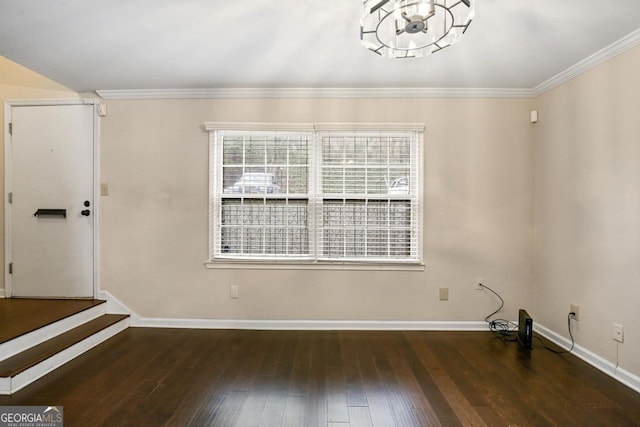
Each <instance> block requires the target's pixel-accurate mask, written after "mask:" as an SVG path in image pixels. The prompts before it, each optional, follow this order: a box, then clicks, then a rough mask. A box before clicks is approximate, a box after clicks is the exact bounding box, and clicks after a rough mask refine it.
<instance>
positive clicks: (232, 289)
mask: <svg viewBox="0 0 640 427" xmlns="http://www.w3.org/2000/svg"><path fill="white" fill-rule="evenodd" d="M229 298H233V299H236V298H240V287H239V286H238V285H231V286H229Z"/></svg>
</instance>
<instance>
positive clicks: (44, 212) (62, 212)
mask: <svg viewBox="0 0 640 427" xmlns="http://www.w3.org/2000/svg"><path fill="white" fill-rule="evenodd" d="M33 216H36V217H39V216H61V217H63V218H66V217H67V210H66V209H38V210H37V211H36V212H35V213H34V214H33Z"/></svg>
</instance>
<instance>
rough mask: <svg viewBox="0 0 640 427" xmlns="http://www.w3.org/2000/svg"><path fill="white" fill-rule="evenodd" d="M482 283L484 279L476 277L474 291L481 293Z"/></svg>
mask: <svg viewBox="0 0 640 427" xmlns="http://www.w3.org/2000/svg"><path fill="white" fill-rule="evenodd" d="M482 283H484V279H483V278H482V277H476V289H477V290H479V291H481V290H482V286H480V285H481V284H482Z"/></svg>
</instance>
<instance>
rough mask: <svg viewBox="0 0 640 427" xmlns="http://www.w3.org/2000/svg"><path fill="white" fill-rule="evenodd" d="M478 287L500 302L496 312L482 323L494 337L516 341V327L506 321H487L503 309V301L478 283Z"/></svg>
mask: <svg viewBox="0 0 640 427" xmlns="http://www.w3.org/2000/svg"><path fill="white" fill-rule="evenodd" d="M478 285H479V286H482V287H483V288H485V289H487V290H488V291H489V292H491V293H492V294H494V295H495V296H497V297H498V299H499V300H500V307H498V309H497V310H496V311H494V312H493V313H491V314H490V315H488V316H487V317H485V318H484V321H485V322H487V323H488V324H489V330H490V331H491V332H493V333H494V335H496V336H498V337H500V338H502V339H503V340H504V341H516V340H517V339H518V336H517V333H518V325H516V324H515V323H513V322H511V321H509V320H506V319H494V320H489V319H491V318H492V317H493V316H494V315H495V314H497V313H498V312H499V311H500V310H502V308H503V307H504V300H503V299H502V297H501V296H500V295H499V294H498V293H497V292H496V291H494V290H493V289H491V288H490V287H488V286H486V285H483V284H482V283H478Z"/></svg>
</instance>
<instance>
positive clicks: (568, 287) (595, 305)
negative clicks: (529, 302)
mask: <svg viewBox="0 0 640 427" xmlns="http://www.w3.org/2000/svg"><path fill="white" fill-rule="evenodd" d="M638 75H640V47H636V48H634V49H633V50H630V51H627V52H626V53H624V54H622V55H620V56H618V57H616V58H614V59H612V60H610V61H608V62H606V63H605V64H603V65H601V66H599V67H597V68H595V69H593V70H591V71H589V72H587V73H586V74H583V75H582V76H580V77H578V78H575V79H573V80H572V81H570V82H568V83H566V84H564V85H562V86H561V87H559V88H557V89H555V90H552V91H550V92H548V93H546V94H544V95H543V96H541V97H540V98H538V99H536V100H535V105H536V108H538V109H539V111H540V122H539V123H538V124H537V125H536V126H535V127H534V129H535V130H534V147H535V148H534V165H535V191H534V194H535V245H534V248H535V249H534V253H535V258H534V259H535V261H534V265H535V280H534V290H535V301H536V303H535V311H534V313H535V316H536V318H537V320H539V321H540V322H543V323H544V324H545V325H546V326H548V327H550V328H551V329H553V330H554V331H556V332H558V333H562V334H563V335H565V336H567V337H568V334H567V324H566V322H567V321H566V313H568V311H569V304H570V303H575V304H579V305H580V321H579V322H574V325H575V328H574V331H573V332H574V336H575V338H576V341H577V343H578V344H580V345H581V346H583V347H586V348H587V349H589V350H591V351H593V352H594V353H596V354H598V355H600V356H602V357H604V358H606V359H607V360H609V361H612V362H613V363H615V362H616V346H617V344H616V342H615V341H613V340H612V330H613V323H614V322H617V323H621V324H622V325H624V326H625V343H624V344H621V345H620V346H619V361H620V366H621V367H622V368H624V369H626V370H628V371H630V372H632V373H634V374H635V375H640V357H638V355H640V327H639V324H640V309H639V308H638V307H639V303H640V244H639V242H640V139H639V138H640V110H639V105H640V81H639V80H638Z"/></svg>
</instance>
